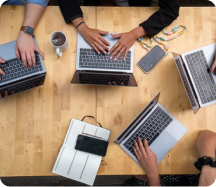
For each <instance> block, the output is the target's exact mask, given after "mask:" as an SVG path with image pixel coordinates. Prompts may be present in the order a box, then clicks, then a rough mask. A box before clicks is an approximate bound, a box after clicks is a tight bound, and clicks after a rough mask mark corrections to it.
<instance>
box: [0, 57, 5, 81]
mask: <svg viewBox="0 0 216 187" xmlns="http://www.w3.org/2000/svg"><path fill="white" fill-rule="evenodd" d="M0 63H5V61H4V60H3V59H2V58H1V57H0ZM0 74H1V75H3V76H5V72H4V71H3V70H2V69H1V68H0ZM0 80H1V78H0Z"/></svg>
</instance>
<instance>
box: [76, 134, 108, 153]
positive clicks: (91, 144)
mask: <svg viewBox="0 0 216 187" xmlns="http://www.w3.org/2000/svg"><path fill="white" fill-rule="evenodd" d="M108 143H109V142H108V141H105V140H102V139H98V138H95V137H91V136H85V135H82V134H79V135H78V137H77V142H76V146H75V149H77V150H79V151H85V152H88V153H92V154H95V155H100V156H105V155H106V151H107V147H108Z"/></svg>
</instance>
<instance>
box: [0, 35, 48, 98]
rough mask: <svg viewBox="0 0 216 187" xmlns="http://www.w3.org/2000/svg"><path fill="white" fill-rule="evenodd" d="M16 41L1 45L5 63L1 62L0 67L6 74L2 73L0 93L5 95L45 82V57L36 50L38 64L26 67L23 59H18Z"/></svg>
mask: <svg viewBox="0 0 216 187" xmlns="http://www.w3.org/2000/svg"><path fill="white" fill-rule="evenodd" d="M33 39H34V42H35V44H36V45H37V46H38V44H37V41H36V38H35V37H34V36H33ZM15 47H16V41H12V42H9V43H6V44H2V45H0V57H1V58H2V59H4V60H5V63H0V68H1V69H2V70H3V71H4V72H5V74H6V75H5V76H3V75H0V78H1V80H0V94H1V96H2V98H3V97H4V95H5V94H4V92H5V91H7V92H8V95H7V96H9V95H11V94H12V92H13V93H19V92H22V91H25V90H28V89H31V88H34V87H37V86H41V85H43V84H44V80H45V76H46V69H45V66H44V62H43V59H42V58H41V56H40V55H39V54H38V53H37V52H35V56H36V66H35V67H27V68H25V67H24V65H23V62H22V60H19V59H17V56H16V53H15Z"/></svg>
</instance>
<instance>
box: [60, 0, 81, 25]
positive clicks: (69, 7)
mask: <svg viewBox="0 0 216 187" xmlns="http://www.w3.org/2000/svg"><path fill="white" fill-rule="evenodd" d="M58 4H59V7H60V10H61V12H62V15H63V17H64V20H65V22H66V23H70V22H71V21H73V20H74V19H76V18H79V17H83V12H82V10H81V8H80V6H79V4H78V2H77V0H58Z"/></svg>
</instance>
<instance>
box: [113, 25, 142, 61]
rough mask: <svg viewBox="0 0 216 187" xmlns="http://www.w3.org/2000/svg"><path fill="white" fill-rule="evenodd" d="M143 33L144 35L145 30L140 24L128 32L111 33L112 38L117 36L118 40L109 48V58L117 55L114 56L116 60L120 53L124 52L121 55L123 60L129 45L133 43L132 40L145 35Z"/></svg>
mask: <svg viewBox="0 0 216 187" xmlns="http://www.w3.org/2000/svg"><path fill="white" fill-rule="evenodd" d="M145 35H146V32H145V30H144V29H143V28H142V27H141V26H140V27H137V28H136V29H133V30H131V31H130V32H125V33H120V34H112V36H113V37H114V38H119V41H118V42H117V43H116V44H115V45H114V46H113V47H112V48H111V50H110V52H109V53H112V52H113V54H112V55H111V59H113V58H114V56H115V55H117V56H116V57H115V58H114V60H118V58H119V57H120V56H121V54H123V53H125V54H124V57H123V59H124V60H125V59H126V57H127V54H128V51H129V49H130V47H131V46H132V45H133V44H134V42H135V41H136V40H137V39H138V38H140V37H142V36H145Z"/></svg>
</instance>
